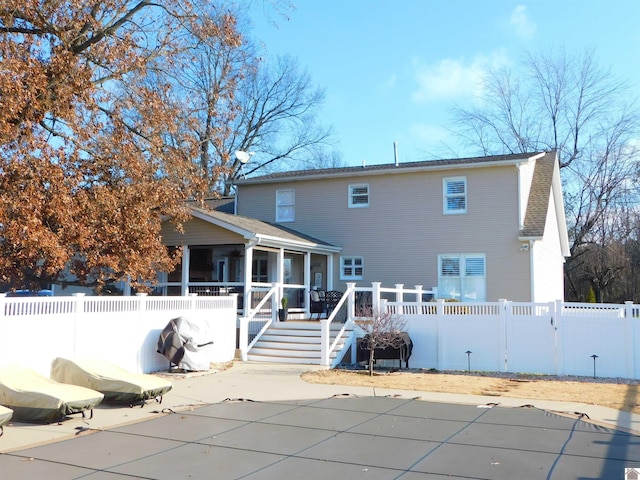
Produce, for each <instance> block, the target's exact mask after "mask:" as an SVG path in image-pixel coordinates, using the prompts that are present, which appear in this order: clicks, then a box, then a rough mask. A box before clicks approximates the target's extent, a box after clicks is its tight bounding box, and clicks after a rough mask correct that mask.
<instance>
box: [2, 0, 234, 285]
mask: <svg viewBox="0 0 640 480" xmlns="http://www.w3.org/2000/svg"><path fill="white" fill-rule="evenodd" d="M203 17H205V18H206V19H207V20H204V21H203ZM186 39H191V40H189V41H186ZM192 39H197V41H198V42H209V43H213V42H218V43H219V44H224V45H225V46H226V47H228V48H230V49H233V48H235V47H238V46H239V45H241V42H242V38H241V36H240V35H239V34H238V33H237V31H236V28H235V19H234V17H233V16H232V15H229V14H227V13H225V12H224V11H219V10H218V9H217V8H216V6H215V4H213V3H212V2H211V1H205V2H198V4H197V5H195V6H194V5H191V4H189V3H188V2H184V1H179V0H166V1H164V2H161V3H160V4H159V3H153V2H150V1H146V0H141V1H127V0H53V1H46V2H45V1H42V0H23V1H21V2H16V1H15V0H0V62H1V65H2V68H1V69H0V162H1V163H0V281H1V282H12V283H13V284H15V285H20V286H27V285H30V284H35V283H42V282H60V283H80V284H84V285H99V284H101V283H104V282H105V281H107V280H117V279H124V278H131V279H133V280H134V281H136V280H147V279H152V278H154V276H155V272H156V270H158V269H161V270H170V268H171V266H172V264H173V261H174V259H173V258H172V257H171V256H170V255H169V253H168V252H167V251H166V249H165V248H164V247H163V245H162V243H161V240H160V236H159V230H160V223H161V220H162V218H163V217H165V216H171V217H172V218H175V219H176V221H180V219H181V218H183V214H184V210H183V209H184V201H185V200H186V199H193V198H197V197H198V196H199V193H200V192H201V191H203V190H204V186H203V184H202V175H201V174H200V172H199V171H198V169H197V168H196V164H195V163H194V162H193V159H194V158H197V156H198V152H199V148H200V147H201V143H202V142H201V140H200V139H199V138H198V137H197V136H196V135H194V134H193V133H192V132H193V130H191V129H189V128H185V126H188V125H189V122H190V121H191V119H190V118H189V117H188V115H185V114H184V112H183V111H181V110H179V109H177V108H176V105H175V103H172V102H170V101H167V99H170V98H172V91H173V90H174V89H175V85H172V83H171V82H170V81H169V80H168V79H167V80H165V81H161V82H156V83H155V84H154V85H153V86H150V85H148V84H145V82H143V81H140V79H144V78H146V77H147V76H148V73H149V71H150V69H155V71H156V72H159V71H160V70H161V68H162V65H172V64H173V63H174V62H175V61H177V59H179V58H180V55H181V54H183V53H184V51H185V49H186V48H188V47H189V43H190V42H192V41H193V40H192ZM157 78H161V77H160V76H158V77H157ZM220 95H221V96H224V97H225V98H231V95H232V94H231V92H221V93H220ZM223 134H224V132H223V130H222V129H218V130H216V131H215V132H214V133H212V134H211V135H212V136H215V135H223Z"/></svg>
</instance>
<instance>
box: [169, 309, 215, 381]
mask: <svg viewBox="0 0 640 480" xmlns="http://www.w3.org/2000/svg"><path fill="white" fill-rule="evenodd" d="M212 347H213V338H212V333H211V328H210V326H209V321H208V320H205V319H198V320H193V319H188V318H185V317H178V318H174V319H173V320H171V321H169V323H168V324H167V326H166V327H164V330H162V332H161V333H160V338H159V339H158V349H157V351H158V353H161V354H162V355H164V356H165V357H166V358H167V359H168V360H169V361H170V362H171V363H173V364H175V365H177V366H178V367H180V368H183V369H185V370H192V371H195V370H209V368H211V358H212Z"/></svg>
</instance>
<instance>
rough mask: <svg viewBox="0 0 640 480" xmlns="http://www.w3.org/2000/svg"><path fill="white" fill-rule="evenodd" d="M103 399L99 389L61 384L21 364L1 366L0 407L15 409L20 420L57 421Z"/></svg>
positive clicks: (88, 408)
mask: <svg viewBox="0 0 640 480" xmlns="http://www.w3.org/2000/svg"><path fill="white" fill-rule="evenodd" d="M103 398H104V395H103V394H102V393H100V392H97V391H95V390H91V389H89V388H85V387H78V386H76V385H66V384H63V383H58V382H56V381H54V380H51V379H50V378H47V377H45V376H42V375H40V374H39V373H37V372H35V371H33V370H31V369H28V368H25V367H21V366H19V365H8V366H4V367H0V405H4V406H5V407H8V408H10V409H11V410H13V419H14V420H17V421H23V422H34V423H51V422H57V421H60V420H62V419H64V417H65V416H67V415H71V414H73V413H80V412H84V411H85V410H91V409H93V407H95V406H96V405H98V404H99V403H100V402H101V401H102V399H103Z"/></svg>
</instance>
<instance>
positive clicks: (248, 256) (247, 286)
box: [242, 246, 253, 316]
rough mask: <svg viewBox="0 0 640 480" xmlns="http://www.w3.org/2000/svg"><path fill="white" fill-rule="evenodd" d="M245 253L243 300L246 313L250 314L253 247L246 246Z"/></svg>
mask: <svg viewBox="0 0 640 480" xmlns="http://www.w3.org/2000/svg"><path fill="white" fill-rule="evenodd" d="M244 252H245V254H244V300H243V302H242V310H243V312H244V315H245V316H246V315H249V310H250V309H251V283H252V282H253V277H252V273H253V272H252V271H251V270H252V268H253V247H251V246H249V247H246V248H245V251H244Z"/></svg>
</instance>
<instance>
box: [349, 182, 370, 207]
mask: <svg viewBox="0 0 640 480" xmlns="http://www.w3.org/2000/svg"><path fill="white" fill-rule="evenodd" d="M368 206H369V184H368V183H359V184H353V185H349V208H366V207H368Z"/></svg>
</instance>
